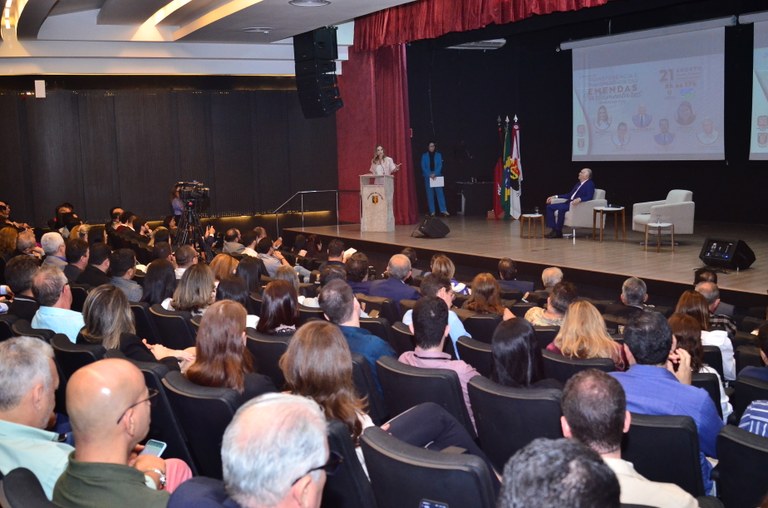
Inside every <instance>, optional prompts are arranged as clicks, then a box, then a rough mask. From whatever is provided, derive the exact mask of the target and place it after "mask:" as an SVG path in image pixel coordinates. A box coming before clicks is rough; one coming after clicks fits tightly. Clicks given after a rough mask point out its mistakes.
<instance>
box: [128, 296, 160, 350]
mask: <svg viewBox="0 0 768 508" xmlns="http://www.w3.org/2000/svg"><path fill="white" fill-rule="evenodd" d="M131 312H133V321H134V323H135V324H136V335H138V336H139V337H141V338H142V339H147V340H148V341H149V342H150V343H152V344H156V343H157V342H158V340H159V337H160V332H159V331H158V330H157V325H156V324H155V320H154V319H153V318H152V314H150V313H149V304H147V302H134V303H131Z"/></svg>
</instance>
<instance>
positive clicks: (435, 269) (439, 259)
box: [429, 254, 470, 296]
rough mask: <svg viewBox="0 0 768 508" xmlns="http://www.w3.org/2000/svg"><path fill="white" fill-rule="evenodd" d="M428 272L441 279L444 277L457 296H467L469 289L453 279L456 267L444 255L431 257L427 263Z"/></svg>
mask: <svg viewBox="0 0 768 508" xmlns="http://www.w3.org/2000/svg"><path fill="white" fill-rule="evenodd" d="M429 271H430V273H434V274H436V275H439V276H441V277H445V278H447V279H448V280H450V281H451V289H453V292H454V293H456V294H457V295H464V296H466V295H469V294H470V289H469V288H468V287H467V285H466V284H464V283H463V282H459V281H457V280H456V279H455V278H454V275H456V265H454V264H453V261H451V258H449V257H448V256H446V255H445V254H435V255H434V256H432V260H431V261H430V262H429Z"/></svg>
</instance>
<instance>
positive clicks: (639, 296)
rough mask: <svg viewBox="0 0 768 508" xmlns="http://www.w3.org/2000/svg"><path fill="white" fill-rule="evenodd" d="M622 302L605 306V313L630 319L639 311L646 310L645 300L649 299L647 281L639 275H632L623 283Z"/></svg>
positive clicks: (620, 297)
mask: <svg viewBox="0 0 768 508" xmlns="http://www.w3.org/2000/svg"><path fill="white" fill-rule="evenodd" d="M619 299H620V302H618V303H612V304H610V305H609V306H608V307H606V308H605V312H604V313H603V314H605V315H610V316H612V317H617V318H620V319H623V320H628V319H629V318H631V317H632V316H635V315H636V314H638V313H639V312H644V311H645V302H646V300H648V289H647V287H646V285H645V281H643V280H642V279H638V278H637V277H630V278H628V279H627V280H625V281H624V283H623V284H622V285H621V296H619Z"/></svg>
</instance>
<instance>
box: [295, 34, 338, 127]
mask: <svg viewBox="0 0 768 508" xmlns="http://www.w3.org/2000/svg"><path fill="white" fill-rule="evenodd" d="M293 56H294V60H295V64H296V91H297V92H298V94H299V102H300V103H301V110H302V112H303V113H304V117H305V118H322V117H325V116H329V115H331V114H333V113H334V112H335V111H337V110H339V109H340V108H341V107H342V106H343V105H344V103H343V102H342V101H341V97H340V95H339V87H338V83H337V81H336V62H335V60H336V59H337V58H338V50H337V46H336V28H318V29H317V30H313V31H311V32H306V33H303V34H299V35H297V36H295V37H294V38H293Z"/></svg>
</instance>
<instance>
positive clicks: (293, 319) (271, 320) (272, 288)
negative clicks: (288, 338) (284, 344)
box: [256, 280, 299, 335]
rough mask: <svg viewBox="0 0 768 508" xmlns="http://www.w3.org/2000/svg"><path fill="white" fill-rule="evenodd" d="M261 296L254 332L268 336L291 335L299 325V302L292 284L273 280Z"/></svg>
mask: <svg viewBox="0 0 768 508" xmlns="http://www.w3.org/2000/svg"><path fill="white" fill-rule="evenodd" d="M261 296H262V302H261V317H260V319H259V323H258V324H257V325H256V330H257V331H258V332H260V333H266V334H269V335H293V333H294V332H295V331H296V328H297V327H298V325H299V301H298V295H297V294H296V289H295V288H294V287H293V284H291V283H290V282H288V281H285V280H273V281H272V282H270V283H269V284H267V287H265V288H264V292H263V293H262V295H261Z"/></svg>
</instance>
